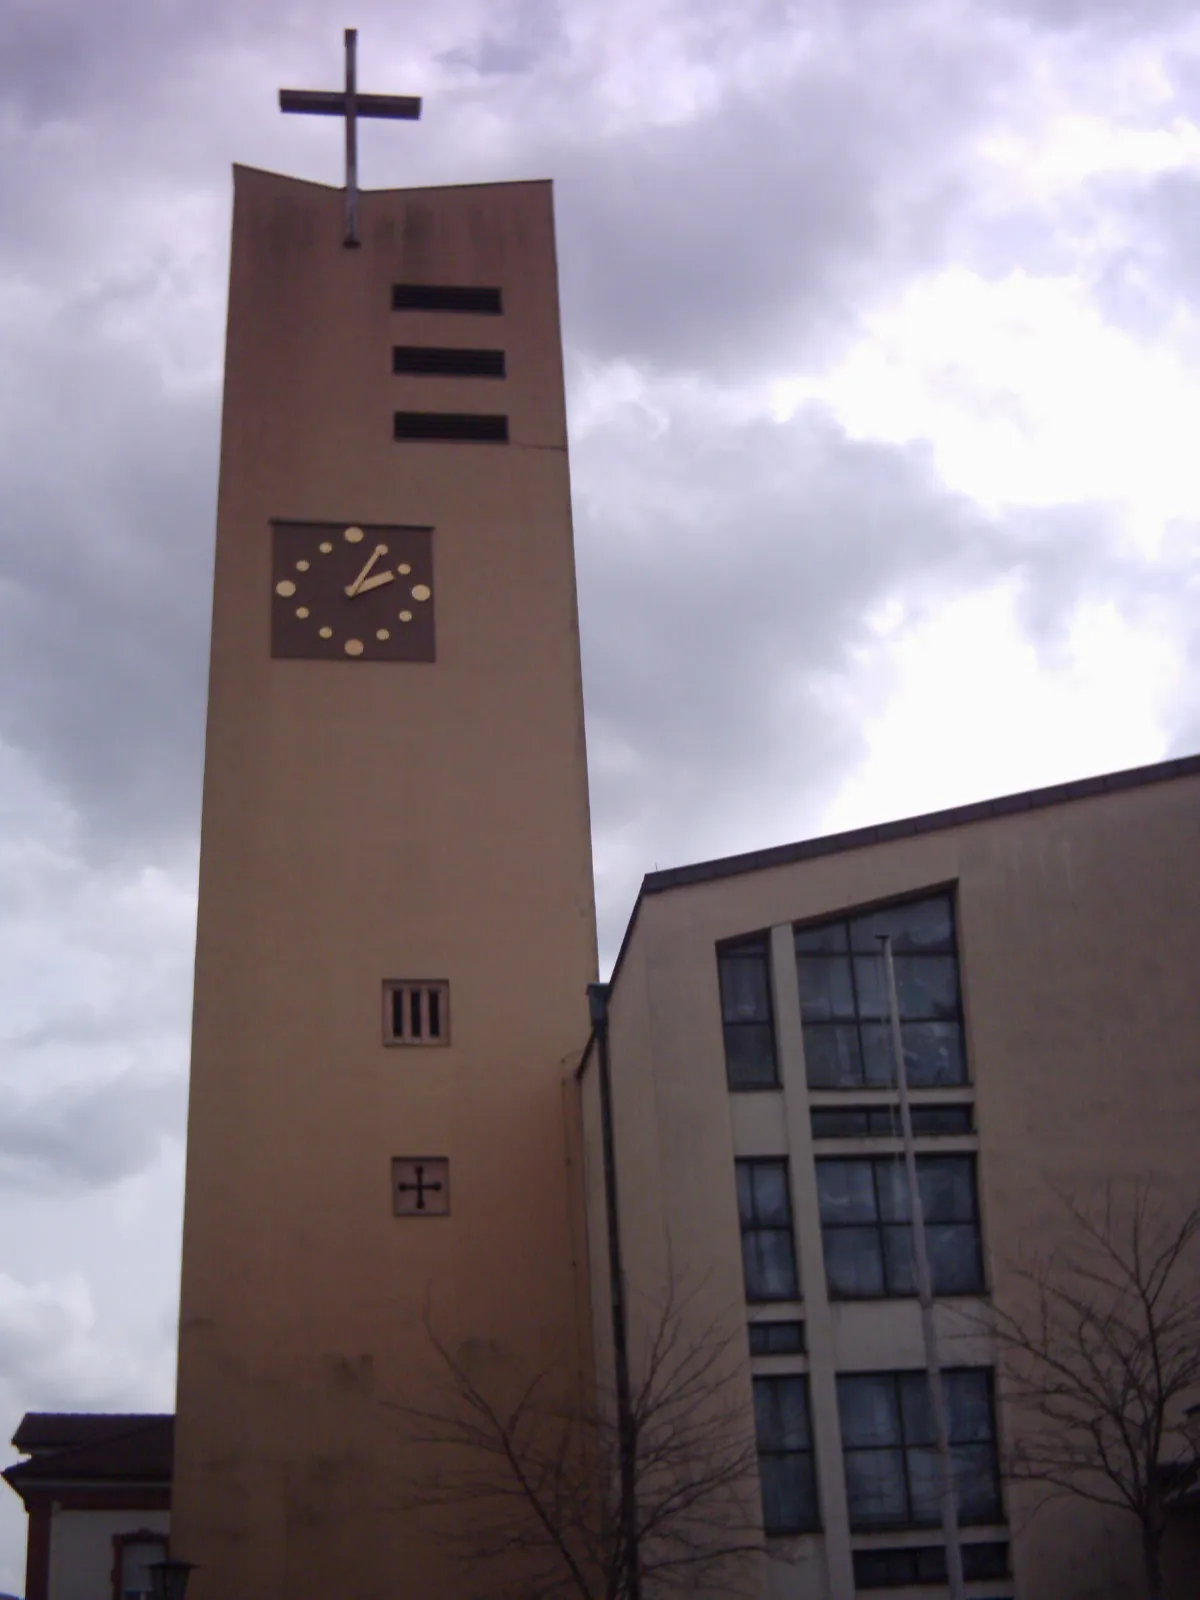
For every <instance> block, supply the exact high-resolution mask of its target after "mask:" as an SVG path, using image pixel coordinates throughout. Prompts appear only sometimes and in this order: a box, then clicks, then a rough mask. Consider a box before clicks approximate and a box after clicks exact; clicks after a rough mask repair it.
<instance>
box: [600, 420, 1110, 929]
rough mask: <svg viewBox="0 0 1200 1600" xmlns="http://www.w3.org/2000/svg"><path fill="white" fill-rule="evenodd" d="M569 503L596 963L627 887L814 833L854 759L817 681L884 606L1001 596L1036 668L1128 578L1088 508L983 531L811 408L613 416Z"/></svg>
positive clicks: (919, 477)
mask: <svg viewBox="0 0 1200 1600" xmlns="http://www.w3.org/2000/svg"><path fill="white" fill-rule="evenodd" d="M575 488H576V494H575V498H576V509H577V520H578V525H579V564H580V587H581V596H582V600H581V614H582V623H583V636H584V667H585V689H586V699H587V707H588V738H589V757H590V762H591V768H592V795H593V809H594V814H595V817H596V820H597V855H598V859H599V861H600V863H601V867H600V876H599V899H600V910H601V917H602V925H603V928H602V931H603V941H604V945H605V947H606V949H607V950H608V951H609V953H610V954H611V951H612V948H613V944H614V940H615V937H616V936H617V935H618V934H619V930H620V927H621V925H622V924H623V920H624V917H625V916H626V915H627V913H628V910H629V907H630V905H631V903H632V898H633V894H634V892H635V890H636V885H637V881H638V878H639V877H640V875H641V873H642V872H643V871H646V870H649V869H650V868H651V867H653V866H661V867H666V866H672V865H677V864H679V863H681V862H684V861H687V860H693V859H698V858H703V857H705V856H709V855H716V854H723V853H726V852H728V851H730V850H732V849H747V848H752V847H754V846H758V845H768V844H773V843H778V842H779V841H780V839H782V838H788V837H796V836H802V835H803V834H804V833H805V832H811V831H812V826H813V819H814V818H815V817H816V816H817V815H818V814H819V810H820V806H821V805H822V803H823V802H825V801H827V800H828V799H829V798H830V797H831V795H832V793H833V791H834V789H835V788H836V786H837V784H838V782H839V781H840V778H841V776H842V774H844V773H845V772H846V771H847V770H848V769H849V768H850V767H851V766H852V765H853V764H854V762H855V759H856V758H857V757H858V756H859V755H861V753H862V749H861V742H860V741H861V729H860V727H858V726H857V725H855V724H854V723H853V722H852V721H849V720H848V718H847V713H846V700H845V697H844V696H843V695H842V694H840V693H839V690H838V685H839V684H845V683H846V682H848V681H850V680H852V679H853V677H854V674H855V671H856V664H857V661H858V660H859V658H860V657H861V655H862V653H863V652H864V651H865V650H869V648H870V646H871V644H872V642H873V638H874V634H873V626H872V625H873V618H874V617H876V616H877V615H878V614H879V611H880V608H881V607H882V605H883V604H884V602H893V603H899V604H901V605H902V606H903V607H904V610H905V613H906V614H907V615H908V616H909V617H910V618H912V619H919V618H920V617H922V616H929V615H933V614H936V612H937V610H938V608H939V607H940V606H941V605H942V604H943V603H945V602H946V601H947V600H949V599H950V598H952V597H953V596H954V595H956V594H960V593H963V592H965V591H968V590H970V589H971V588H973V587H977V586H979V585H986V584H989V583H993V582H998V581H1001V580H1009V581H1012V582H1014V583H1015V584H1016V585H1017V589H1018V594H1019V596H1020V604H1021V609H1022V612H1023V614H1024V616H1025V619H1026V622H1027V626H1028V628H1029V630H1030V633H1031V636H1032V637H1033V638H1034V639H1035V641H1036V642H1037V643H1038V644H1039V646H1040V647H1041V648H1042V649H1044V650H1047V651H1052V650H1053V649H1054V648H1055V646H1056V645H1057V643H1058V642H1059V641H1060V639H1061V637H1062V635H1063V631H1064V629H1065V627H1066V625H1067V623H1068V622H1069V620H1070V619H1071V617H1072V616H1073V615H1074V613H1075V610H1076V607H1077V606H1078V604H1079V603H1080V601H1081V600H1082V599H1083V598H1084V597H1085V596H1093V595H1103V596H1106V597H1107V596H1113V595H1118V596H1119V595H1120V593H1121V592H1122V588H1123V586H1124V585H1125V583H1126V581H1127V578H1128V576H1129V567H1128V563H1127V562H1125V561H1124V560H1123V559H1122V558H1121V557H1120V556H1119V555H1118V554H1117V547H1116V543H1115V540H1114V537H1113V530H1112V528H1111V527H1110V525H1109V522H1108V519H1107V517H1106V515H1105V513H1104V512H1103V511H1101V510H1098V509H1089V508H1086V507H1082V508H1078V509H1076V510H1073V511H1071V512H1069V513H1068V512H1062V513H1053V512H1052V513H1023V514H1020V515H1014V516H1011V517H1008V518H1005V519H1002V520H995V519H990V518H988V517H986V516H985V515H983V514H982V513H981V512H980V511H979V510H978V509H977V508H976V507H974V506H973V505H972V504H971V503H970V502H969V501H966V500H965V499H963V498H961V497H958V496H955V495H952V494H950V493H948V492H947V491H946V490H945V489H944V488H943V487H942V486H941V485H940V484H939V482H938V481H937V479H936V477H935V475H934V473H933V472H932V470H931V468H930V465H929V463H928V460H927V459H926V457H925V454H924V453H923V452H922V451H919V450H911V451H905V450H900V449H896V448H893V447H889V446H883V445H878V444H870V443H861V442H855V441H853V440H850V439H848V438H847V437H846V436H845V435H844V434H843V433H842V432H841V430H840V429H838V428H837V427H836V426H835V425H834V424H833V423H832V422H831V421H830V419H829V418H828V417H827V416H826V415H825V414H823V413H822V412H821V411H820V410H819V409H817V408H812V409H809V410H807V411H802V412H800V413H799V414H797V415H796V416H795V417H793V418H792V419H791V420H790V421H789V422H786V423H782V424H776V423H771V422H768V421H765V420H759V421H756V422H752V423H744V424H742V425H740V426H733V425H731V426H729V427H727V428H726V429H724V430H718V429H716V428H714V427H713V425H712V422H711V419H706V420H705V421H704V422H701V421H698V420H696V419H694V418H689V416H688V413H687V410H686V408H684V407H681V408H680V409H679V410H678V411H677V412H676V413H675V414H674V415H673V417H672V419H671V421H670V423H669V424H668V425H666V426H665V427H656V426H655V425H654V424H653V423H652V422H651V421H650V419H649V418H648V416H647V414H646V413H645V412H644V411H640V410H639V409H638V408H635V407H630V408H628V410H627V412H626V415H625V419H624V425H623V426H621V427H610V428H608V429H606V430H605V431H604V434H603V436H601V437H597V438H595V439H593V440H591V441H590V449H589V451H588V452H587V454H586V455H585V464H584V466H583V467H582V468H581V469H580V471H579V472H578V473H577V477H576V486H575ZM929 715H930V726H931V729H936V728H937V708H936V707H930V712H929ZM919 758H920V756H919V752H914V759H919ZM629 835H632V839H633V842H634V843H635V846H636V848H634V849H633V850H629V849H628V848H627V845H628V842H629V839H628V836H629Z"/></svg>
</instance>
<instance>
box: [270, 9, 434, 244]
mask: <svg viewBox="0 0 1200 1600" xmlns="http://www.w3.org/2000/svg"><path fill="white" fill-rule="evenodd" d="M357 52H358V29H357V28H347V29H346V87H345V89H343V90H338V89H280V91H279V109H280V111H307V112H309V113H311V114H312V115H314V116H319V117H345V119H346V237H345V239H344V240H343V241H342V242H343V243H344V244H345V246H346V247H347V249H355V248H357V246H358V119H359V117H393V118H403V119H405V120H407V121H415V120H416V119H417V118H418V117H419V116H420V115H421V99H420V96H419V95H405V94H359V92H358V84H357V65H356V56H357Z"/></svg>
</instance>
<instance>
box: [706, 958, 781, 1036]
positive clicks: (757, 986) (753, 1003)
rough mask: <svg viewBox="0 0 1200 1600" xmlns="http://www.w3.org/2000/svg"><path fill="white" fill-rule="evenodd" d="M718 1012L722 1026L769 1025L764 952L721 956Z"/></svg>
mask: <svg viewBox="0 0 1200 1600" xmlns="http://www.w3.org/2000/svg"><path fill="white" fill-rule="evenodd" d="M718 961H719V969H720V974H721V1008H722V1014H723V1015H724V1018H725V1021H726V1022H769V1021H770V1020H771V993H770V987H769V984H768V980H767V955H766V951H765V950H754V951H739V952H738V953H737V954H736V955H735V954H733V953H732V952H727V953H724V954H722V955H721V956H720V957H719V958H718Z"/></svg>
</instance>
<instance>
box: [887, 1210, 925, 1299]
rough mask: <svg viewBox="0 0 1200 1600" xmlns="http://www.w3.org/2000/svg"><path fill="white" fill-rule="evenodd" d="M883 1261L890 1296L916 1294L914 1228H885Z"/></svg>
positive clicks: (905, 1226) (901, 1226) (906, 1225)
mask: <svg viewBox="0 0 1200 1600" xmlns="http://www.w3.org/2000/svg"><path fill="white" fill-rule="evenodd" d="M883 1259H884V1267H885V1272H886V1276H887V1292H888V1294H891V1295H898V1296H899V1295H914V1294H916V1292H917V1268H916V1263H915V1262H914V1260H913V1242H912V1228H911V1227H910V1226H909V1225H908V1223H902V1224H896V1225H895V1226H894V1227H888V1228H884V1230H883Z"/></svg>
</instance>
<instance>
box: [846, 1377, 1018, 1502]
mask: <svg viewBox="0 0 1200 1600" xmlns="http://www.w3.org/2000/svg"><path fill="white" fill-rule="evenodd" d="M964 1376H981V1377H982V1378H983V1379H984V1382H985V1385H986V1390H987V1409H988V1419H989V1423H990V1437H988V1438H987V1439H983V1440H981V1439H978V1438H974V1437H972V1438H970V1439H962V1440H956V1439H955V1437H954V1416H953V1413H954V1407H953V1403H952V1402H951V1401H950V1399H949V1396H948V1397H947V1400H948V1403H947V1408H946V1409H947V1411H948V1413H949V1422H950V1445H951V1453H952V1454H953V1450H954V1447H955V1446H956V1445H957V1447H958V1448H959V1449H965V1448H978V1447H979V1446H981V1445H982V1446H986V1447H988V1449H989V1453H990V1460H989V1467H990V1488H991V1490H992V1492H993V1496H994V1499H993V1503H992V1507H991V1508H990V1509H992V1510H994V1515H989V1516H983V1517H975V1516H971V1517H964V1516H963V1514H962V1509H961V1506H962V1502H961V1498H960V1500H959V1508H960V1509H959V1518H958V1520H959V1526H960V1527H972V1526H974V1527H991V1526H999V1525H1000V1524H1002V1523H1003V1522H1004V1499H1003V1491H1002V1485H1001V1478H1000V1457H999V1451H998V1441H997V1429H996V1383H995V1371H994V1369H993V1368H991V1367H943V1369H942V1380H943V1382H944V1383H946V1384H947V1385H950V1384H952V1383H953V1382H954V1380H956V1379H959V1378H962V1377H964ZM881 1380H882V1381H887V1382H888V1384H889V1385H890V1388H891V1393H892V1407H891V1410H892V1422H893V1425H894V1429H895V1433H896V1436H897V1442H894V1443H887V1444H872V1445H848V1444H847V1443H846V1435H847V1433H848V1432H849V1429H848V1428H847V1427H846V1421H845V1412H844V1409H843V1406H842V1397H843V1395H844V1394H845V1393H846V1386H847V1385H849V1384H852V1383H855V1382H864V1381H870V1382H872V1383H878V1382H880V1381H881ZM928 1381H929V1374H928V1373H927V1372H926V1370H925V1369H924V1368H923V1367H915V1368H906V1369H904V1370H900V1371H895V1370H892V1371H882V1372H840V1373H838V1375H837V1395H838V1416H839V1420H840V1422H841V1425H842V1461H843V1470H844V1472H845V1475H846V1492H847V1507H848V1510H849V1518H850V1531H851V1533H883V1532H893V1531H902V1530H907V1529H910V1528H911V1529H914V1530H919V1529H921V1528H935V1527H937V1525H938V1521H939V1512H938V1508H937V1506H936V1505H932V1506H931V1508H930V1513H929V1515H928V1516H925V1517H920V1518H918V1517H917V1515H916V1513H915V1512H914V1509H913V1508H914V1495H913V1473H912V1466H911V1458H912V1456H913V1455H914V1454H916V1453H918V1452H923V1453H925V1454H928V1453H929V1452H930V1451H931V1450H932V1446H931V1445H930V1444H929V1443H928V1442H926V1441H910V1440H909V1439H908V1437H907V1434H906V1425H905V1407H904V1401H903V1398H902V1394H901V1386H902V1385H905V1386H908V1387H909V1388H910V1389H913V1388H916V1387H917V1386H918V1385H927V1384H928ZM881 1454H887V1455H896V1454H898V1455H899V1457H900V1463H901V1466H902V1469H903V1478H904V1501H905V1514H904V1517H903V1518H902V1519H900V1520H898V1519H896V1518H894V1517H888V1516H879V1517H876V1518H874V1519H864V1518H863V1516H862V1513H861V1512H858V1513H856V1512H855V1511H854V1509H853V1508H852V1505H851V1502H852V1501H853V1498H854V1496H853V1492H852V1489H851V1484H850V1470H849V1469H850V1457H852V1456H866V1455H881Z"/></svg>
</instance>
